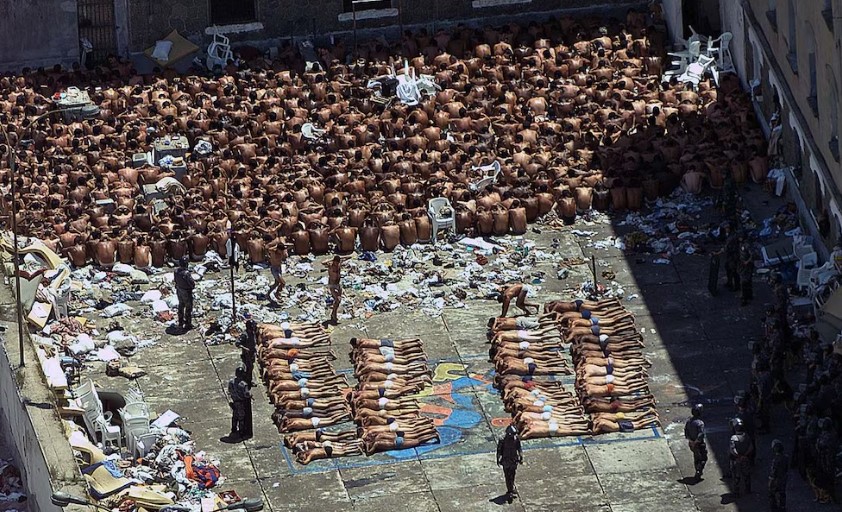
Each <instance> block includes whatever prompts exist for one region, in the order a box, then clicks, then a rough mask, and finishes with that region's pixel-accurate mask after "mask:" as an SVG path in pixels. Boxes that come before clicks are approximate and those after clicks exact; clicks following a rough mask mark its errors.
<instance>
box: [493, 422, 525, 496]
mask: <svg viewBox="0 0 842 512" xmlns="http://www.w3.org/2000/svg"><path fill="white" fill-rule="evenodd" d="M518 464H523V450H521V447H520V436H518V434H517V428H515V426H514V425H509V426H508V427H506V435H505V436H504V437H503V439H500V441H499V442H498V443H497V465H498V466H503V476H505V478H506V499H507V500H508V502H509V503H511V502H512V501H513V500H514V495H515V473H516V472H517V466H518Z"/></svg>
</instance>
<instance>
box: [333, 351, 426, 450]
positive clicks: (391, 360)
mask: <svg viewBox="0 0 842 512" xmlns="http://www.w3.org/2000/svg"><path fill="white" fill-rule="evenodd" d="M350 355H351V362H352V363H353V364H354V376H355V377H356V378H357V381H358V382H359V383H358V385H357V387H356V389H354V390H353V391H352V392H351V395H350V397H349V401H350V403H351V409H352V411H353V417H354V421H356V422H357V425H358V435H359V438H360V440H361V446H362V450H363V451H364V452H365V453H367V454H372V453H377V452H382V451H389V450H402V449H406V448H414V447H416V446H421V445H423V444H428V443H431V442H439V441H440V438H439V434H438V432H437V431H436V428H435V426H434V424H433V420H432V419H431V418H429V417H426V416H422V415H421V407H420V404H419V403H418V401H417V400H415V399H414V398H412V395H415V394H417V393H418V392H420V391H422V390H423V389H424V388H425V387H427V386H431V385H432V372H430V370H429V368H428V367H427V355H426V354H425V353H424V349H423V347H422V345H421V340H419V339H408V340H389V339H365V338H352V339H351V354H350Z"/></svg>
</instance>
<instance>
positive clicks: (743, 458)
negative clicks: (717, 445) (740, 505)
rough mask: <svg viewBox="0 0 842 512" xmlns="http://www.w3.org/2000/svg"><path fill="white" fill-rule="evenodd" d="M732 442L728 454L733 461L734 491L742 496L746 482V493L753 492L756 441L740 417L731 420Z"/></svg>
mask: <svg viewBox="0 0 842 512" xmlns="http://www.w3.org/2000/svg"><path fill="white" fill-rule="evenodd" d="M731 431H732V432H733V434H732V435H731V442H730V444H729V449H728V455H729V458H730V461H731V476H732V477H733V478H734V493H735V494H736V495H737V497H739V496H740V491H741V488H742V484H743V483H745V488H746V493H747V494H751V457H752V453H753V452H754V443H753V442H752V440H751V436H749V435H748V434H747V433H746V429H745V425H744V424H743V421H742V420H741V419H739V418H734V419H733V420H731Z"/></svg>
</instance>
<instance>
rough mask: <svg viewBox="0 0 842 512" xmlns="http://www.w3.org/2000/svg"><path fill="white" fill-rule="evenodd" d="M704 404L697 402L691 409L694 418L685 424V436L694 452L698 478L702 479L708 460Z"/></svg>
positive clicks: (694, 464)
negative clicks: (703, 416)
mask: <svg viewBox="0 0 842 512" xmlns="http://www.w3.org/2000/svg"><path fill="white" fill-rule="evenodd" d="M702 411H703V408H702V404H696V405H694V406H693V408H692V409H690V414H692V415H693V417H692V418H690V419H689V420H687V423H685V424H684V438H685V439H687V444H688V445H689V446H690V451H691V452H693V466H694V467H695V468H696V476H695V478H696V480H701V479H702V472H704V470H705V464H706V463H707V461H708V447H707V444H706V440H705V422H704V421H702Z"/></svg>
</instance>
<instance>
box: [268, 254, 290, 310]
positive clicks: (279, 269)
mask: <svg viewBox="0 0 842 512" xmlns="http://www.w3.org/2000/svg"><path fill="white" fill-rule="evenodd" d="M267 249H268V250H269V251H268V252H269V270H270V271H271V272H272V278H274V279H275V282H274V283H272V286H271V287H269V293H267V296H268V297H269V300H272V301H275V302H278V300H279V299H280V293H281V291H282V290H283V289H284V286H286V281H284V278H283V270H284V262H285V261H286V259H287V248H286V245H284V242H283V239H281V238H277V239H276V240H275V241H273V242H272V243H271V244H269V246H268V247H267Z"/></svg>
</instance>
